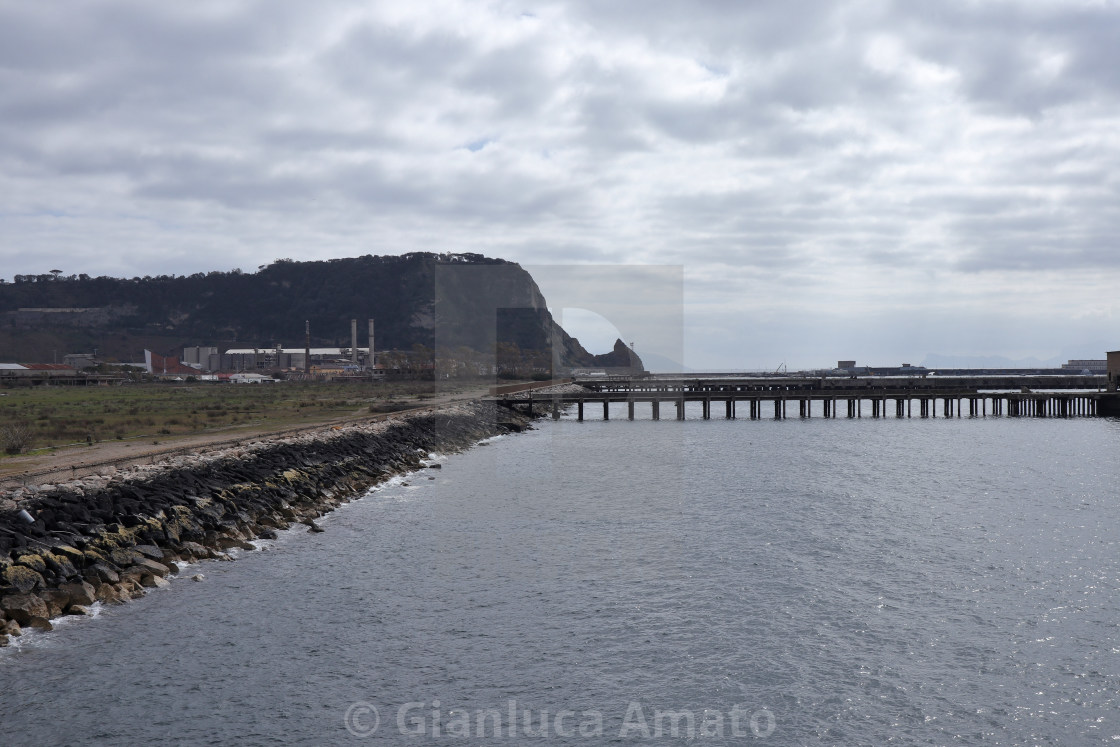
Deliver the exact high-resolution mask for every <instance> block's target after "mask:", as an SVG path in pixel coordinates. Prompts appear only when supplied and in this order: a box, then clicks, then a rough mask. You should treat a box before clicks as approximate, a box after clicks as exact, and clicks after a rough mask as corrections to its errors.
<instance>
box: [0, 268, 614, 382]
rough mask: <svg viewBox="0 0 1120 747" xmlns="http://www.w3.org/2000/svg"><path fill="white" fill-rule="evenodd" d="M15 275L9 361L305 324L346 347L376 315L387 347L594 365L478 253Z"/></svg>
mask: <svg viewBox="0 0 1120 747" xmlns="http://www.w3.org/2000/svg"><path fill="white" fill-rule="evenodd" d="M17 280H18V282H15V283H5V284H0V361H17V360H25V361H34V360H50V359H51V356H52V355H53V354H54V352H55V351H57V352H58V354H59V355H61V354H62V353H63V352H91V351H92V350H93V349H94V348H97V349H98V352H99V353H100V354H101V355H102V356H103V357H107V358H110V359H111V358H118V359H121V360H132V359H135V358H136V357H137V355H138V352H139V350H142V349H143V348H145V347H147V348H150V349H152V350H156V351H162V352H171V351H172V350H174V349H175V348H178V347H181V346H184V345H216V346H219V347H220V346H223V345H224V346H227V347H228V346H239V347H254V346H260V347H271V346H273V345H275V344H277V343H281V344H284V345H286V346H289V347H298V346H300V345H301V344H302V343H303V337H304V322H305V321H310V322H311V336H312V340H311V342H312V345H315V346H320V345H321V346H346V345H349V341H350V320H351V319H357V320H359V322H358V325H359V334H360V337H359V340H360V342H359V344H361V345H364V344H365V331H366V320H367V319H374V320H375V322H376V335H377V348H378V349H379V350H388V349H403V350H409V349H412V348H413V347H414V346H416V345H423V346H424V347H426V348H429V349H435V348H437V347H439V348H443V349H448V350H453V349H455V348H457V347H466V348H470V349H472V350H475V351H478V352H484V353H489V352H491V351H493V350H494V346H495V344H497V343H506V344H508V345H516V346H517V347H518V348H519V349H521V350H523V351H527V350H534V351H545V350H551V349H552V347H553V345H555V346H556V347H557V348H558V350H559V359H560V361H561V364H562V365H568V366H582V365H594V358H593V356H591V355H590V354H589V353H588V352H587V351H586V350H584V349H583V347H582V346H581V345H580V344H579V342H578V341H576V340H574V339H573V338H572V337H571V336H569V335H568V334H567V333H566V332H564V330H562V329H560V327H559V326H558V325H556V323H555V322H554V321H553V319H552V315H551V314H550V313H549V312H548V309H547V307H546V303H545V299H544V297H543V296H542V295H541V292H540V290H539V288H538V287H537V285H536V283H535V282H534V281H533V278H532V277H530V275H529V273H527V272H526V271H525V270H524V269H522V268H521V266H520V265H517V264H515V263H512V262H507V261H505V260H502V259H492V258H488V257H484V256H482V255H478V254H432V253H412V254H406V255H403V256H388V257H376V256H370V255H366V256H362V257H354V258H347V259H334V260H328V261H318V262H296V261H293V260H286V259H285V260H277V261H276V262H274V263H273V264H271V265H268V266H265V267H262V268H260V270H259V271H258V272H255V273H243V272H241V271H239V270H235V271H233V272H210V273H205V274H203V273H199V274H195V275H191V276H189V277H173V276H160V277H144V278H131V279H127V278H108V277H99V278H89V277H86V276H84V275H83V276H76V277H75V276H71V277H58V278H55V277H53V276H19V277H17ZM28 309H33V310H36V311H27V310H28ZM63 310H65V311H63Z"/></svg>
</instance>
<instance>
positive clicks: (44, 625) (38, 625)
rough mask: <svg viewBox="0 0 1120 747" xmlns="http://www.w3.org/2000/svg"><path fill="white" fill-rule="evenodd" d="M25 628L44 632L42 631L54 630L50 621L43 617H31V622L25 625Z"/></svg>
mask: <svg viewBox="0 0 1120 747" xmlns="http://www.w3.org/2000/svg"><path fill="white" fill-rule="evenodd" d="M26 627H29V628H34V629H35V630H44V631H51V630H54V626H53V625H51V621H50V620H49V619H47V618H45V617H33V618H31V621H30V622H28V623H27V626H26Z"/></svg>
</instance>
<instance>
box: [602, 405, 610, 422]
mask: <svg viewBox="0 0 1120 747" xmlns="http://www.w3.org/2000/svg"><path fill="white" fill-rule="evenodd" d="M610 419H611V403H610V402H609V401H607V400H603V420H610Z"/></svg>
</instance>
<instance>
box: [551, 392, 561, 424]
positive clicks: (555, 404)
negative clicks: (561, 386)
mask: <svg viewBox="0 0 1120 747" xmlns="http://www.w3.org/2000/svg"><path fill="white" fill-rule="evenodd" d="M552 419H553V420H559V419H560V400H558V399H556V398H555V397H554V398H553V399H552Z"/></svg>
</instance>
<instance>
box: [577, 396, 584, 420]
mask: <svg viewBox="0 0 1120 747" xmlns="http://www.w3.org/2000/svg"><path fill="white" fill-rule="evenodd" d="M577 407H578V408H579V409H578V410H577V413H578V414H577V415H576V419H577V420H579V422H581V423H582V422H583V400H582V399H581V400H580V401H579V403H578V405H577Z"/></svg>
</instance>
